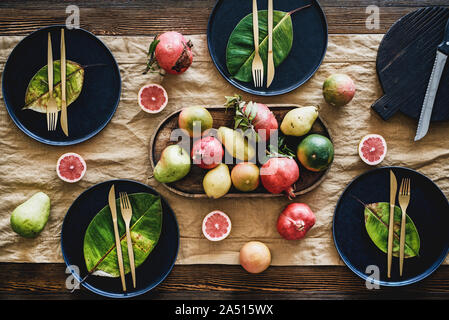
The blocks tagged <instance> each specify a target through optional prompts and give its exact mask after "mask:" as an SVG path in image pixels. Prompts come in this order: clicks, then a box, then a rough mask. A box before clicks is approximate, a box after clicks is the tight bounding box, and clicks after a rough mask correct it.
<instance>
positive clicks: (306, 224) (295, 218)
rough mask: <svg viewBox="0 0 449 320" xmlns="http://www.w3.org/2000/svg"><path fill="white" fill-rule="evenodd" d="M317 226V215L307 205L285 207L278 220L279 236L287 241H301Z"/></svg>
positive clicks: (298, 204) (296, 204) (295, 204)
mask: <svg viewBox="0 0 449 320" xmlns="http://www.w3.org/2000/svg"><path fill="white" fill-rule="evenodd" d="M314 224H315V214H314V213H313V211H312V210H311V209H310V207H309V206H308V205H307V204H305V203H292V204H289V205H288V206H287V207H285V209H284V211H282V212H281V214H280V215H279V218H278V223H277V229H278V232H279V234H280V235H281V236H282V237H283V238H284V239H287V240H299V239H302V238H304V237H305V236H306V233H307V231H309V230H310V229H311V228H312V227H313V225H314Z"/></svg>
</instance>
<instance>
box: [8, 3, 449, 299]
mask: <svg viewBox="0 0 449 320" xmlns="http://www.w3.org/2000/svg"><path fill="white" fill-rule="evenodd" d="M319 2H320V4H321V5H322V6H323V8H324V11H325V13H326V16H327V22H328V25H329V33H331V34H337V33H342V34H344V33H348V34H358V33H359V34H365V33H385V32H386V31H387V30H388V28H389V27H390V26H391V25H392V24H393V23H394V22H395V21H396V20H397V19H399V18H400V17H402V16H403V15H405V14H407V13H409V12H411V11H414V10H416V9H417V8H419V7H423V6H428V5H441V6H448V3H447V0H338V1H336V0H320V1H319ZM214 3H215V1H214V0H190V1H185V0H152V1H148V0H134V1H133V0H130V1H117V0H112V1H111V0H97V1H87V0H78V1H76V0H57V1H56V0H40V1H32V0H27V1H15V0H4V1H0V35H27V34H29V33H30V32H32V31H35V30H36V29H38V28H40V27H43V26H47V25H51V24H60V23H65V20H66V17H67V14H66V12H65V8H66V6H67V5H69V4H75V5H78V6H79V7H80V9H81V27H83V28H85V29H87V30H89V31H92V32H93V33H95V34H97V35H152V34H156V33H160V32H163V31H167V30H172V29H176V30H178V31H180V32H183V33H185V34H201V33H205V32H206V28H207V20H208V17H209V14H210V11H211V10H212V8H213V5H214ZM368 5H377V6H379V7H380V19H381V20H380V29H373V30H370V29H367V28H366V25H365V23H366V18H367V16H368V15H367V13H366V7H367V6H368ZM65 268H66V266H65V265H64V264H62V263H61V264H17V263H0V274H1V275H2V276H1V277H0V299H98V298H101V297H100V296H97V295H94V294H92V293H90V292H89V291H88V290H86V289H84V288H82V289H81V290H77V291H75V292H74V293H73V294H71V293H70V292H69V291H68V290H67V289H66V287H65V281H66V277H67V274H65ZM140 298H142V299H192V300H198V299H316V298H324V299H389V298H400V299H405V298H410V299H432V298H440V299H448V298H449V266H441V267H440V268H439V269H438V270H437V271H436V272H435V273H434V274H432V275H431V276H430V277H428V278H426V279H425V280H423V281H421V282H419V283H417V284H413V285H410V286H407V287H400V288H381V289H380V290H367V289H366V287H365V284H364V281H362V280H361V279H360V278H358V277H357V276H355V275H354V274H353V273H352V272H351V271H350V270H349V269H348V268H346V267H343V266H341V267H321V266H320V267H271V268H269V269H268V270H267V271H266V272H264V273H263V274H260V275H250V274H248V273H246V272H245V271H243V270H242V268H241V267H239V266H222V265H191V266H182V265H176V266H175V267H174V269H173V271H172V273H171V274H170V275H169V276H168V278H167V279H166V280H165V281H164V282H162V283H161V285H160V286H158V287H157V288H156V289H155V290H153V291H152V292H150V293H147V294H145V295H143V296H141V297H140Z"/></svg>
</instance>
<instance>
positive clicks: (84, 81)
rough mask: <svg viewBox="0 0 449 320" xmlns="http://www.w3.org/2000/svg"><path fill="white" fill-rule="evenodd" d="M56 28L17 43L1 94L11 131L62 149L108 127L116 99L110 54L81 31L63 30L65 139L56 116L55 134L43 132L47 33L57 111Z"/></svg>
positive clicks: (117, 77) (116, 74)
mask: <svg viewBox="0 0 449 320" xmlns="http://www.w3.org/2000/svg"><path fill="white" fill-rule="evenodd" d="M61 28H64V26H50V27H45V28H42V29H39V30H37V31H35V32H33V33H31V34H30V35H28V36H27V37H25V38H24V39H23V40H22V41H20V42H19V43H18V44H17V46H16V47H15V48H14V49H13V51H12V52H11V54H10V56H9V58H8V60H7V62H6V65H5V69H4V71H3V78H2V90H3V98H4V101H5V105H6V109H7V110H8V113H9V115H10V116H11V119H12V120H13V121H14V123H15V124H16V125H17V127H19V128H20V129H21V130H22V131H23V132H24V133H25V134H27V135H28V136H30V137H31V138H33V139H35V140H37V141H39V142H42V143H45V144H50V145H58V146H66V145H73V144H77V143H80V142H83V141H85V140H87V139H90V138H92V137H93V136H95V135H96V134H97V133H99V132H100V131H101V130H102V129H103V128H104V127H105V126H106V125H107V124H108V123H109V121H110V120H111V119H112V116H113V115H114V113H115V110H116V108H117V106H118V103H119V100H120V92H121V79H120V71H119V68H118V65H117V63H116V61H115V59H114V57H113V55H112V53H111V52H110V51H109V49H108V48H107V47H106V45H104V44H103V42H101V40H100V39H98V38H97V37H96V36H94V35H93V34H92V33H90V32H88V31H86V30H83V29H72V30H69V29H65V31H64V33H65V45H66V58H67V76H66V77H67V78H66V79H67V82H66V83H67V84H66V92H67V118H68V128H69V136H68V137H66V136H65V134H64V133H63V131H62V129H61V125H60V124H61V121H60V114H59V115H58V125H57V128H56V130H55V131H48V130H47V122H46V103H47V101H48V98H49V95H48V76H47V34H48V33H50V34H51V40H52V52H53V65H54V72H53V75H54V96H55V97H56V103H57V105H58V109H59V110H60V108H61V74H60V57H61V54H60V39H61Z"/></svg>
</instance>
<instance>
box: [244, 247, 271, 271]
mask: <svg viewBox="0 0 449 320" xmlns="http://www.w3.org/2000/svg"><path fill="white" fill-rule="evenodd" d="M239 259H240V264H241V265H242V267H243V268H244V269H245V270H246V271H248V272H249V273H261V272H262V271H265V270H266V269H267V268H268V266H269V265H270V263H271V252H270V249H268V247H267V246H266V245H265V244H263V243H262V242H260V241H250V242H247V243H246V244H245V245H244V246H243V247H242V249H240V256H239Z"/></svg>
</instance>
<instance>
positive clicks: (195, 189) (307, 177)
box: [149, 104, 332, 198]
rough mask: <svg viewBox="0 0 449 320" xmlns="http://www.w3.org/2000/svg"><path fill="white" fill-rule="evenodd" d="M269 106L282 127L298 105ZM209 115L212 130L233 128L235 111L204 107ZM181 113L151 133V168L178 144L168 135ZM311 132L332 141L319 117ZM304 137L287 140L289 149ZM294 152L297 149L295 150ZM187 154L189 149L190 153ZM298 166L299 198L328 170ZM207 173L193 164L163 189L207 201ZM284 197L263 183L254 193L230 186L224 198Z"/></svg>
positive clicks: (220, 107) (165, 121)
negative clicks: (266, 188) (163, 154)
mask: <svg viewBox="0 0 449 320" xmlns="http://www.w3.org/2000/svg"><path fill="white" fill-rule="evenodd" d="M268 107H269V108H270V109H271V111H273V113H274V115H275V117H276V119H277V120H278V122H279V125H280V124H281V120H282V119H283V118H284V115H285V114H286V113H287V112H288V111H290V110H292V109H294V108H297V107H300V106H299V105H294V104H275V105H268ZM206 108H207V109H208V110H209V112H210V113H211V115H212V118H213V119H214V125H213V126H214V128H219V127H220V126H227V127H230V128H233V127H234V111H233V110H231V109H229V110H228V111H227V112H225V111H226V109H225V107H223V106H208V107H206ZM179 113H180V110H178V111H176V112H174V113H172V114H171V115H169V116H168V117H167V118H166V119H164V120H163V121H162V122H161V123H160V124H159V126H158V127H157V128H156V130H155V133H154V134H153V136H152V138H151V141H150V150H149V151H150V163H151V167H152V168H153V169H154V167H155V166H156V163H157V162H158V161H159V159H160V156H161V153H162V151H163V150H164V149H165V148H166V147H167V146H168V145H171V144H175V143H177V142H176V141H170V134H171V132H172V130H174V129H176V128H178V115H179ZM310 133H319V134H321V135H324V136H326V137H328V138H329V139H330V140H331V141H332V138H331V137H330V135H329V132H328V130H327V128H326V125H325V124H324V122H323V120H322V119H320V118H318V119H317V120H316V121H315V123H314V125H313V127H312V129H311V131H310ZM303 138H304V137H299V138H297V137H288V139H289V140H288V143H289V144H291V145H292V146H296V145H297V144H298V143H299V142H300V141H301V140H302V139H303ZM294 150H295V151H296V148H294ZM189 153H190V150H189ZM298 165H299V167H300V177H299V180H298V181H297V182H296V184H295V186H294V187H295V195H301V194H304V193H306V192H309V191H311V190H313V189H315V188H316V187H317V186H318V185H319V184H320V183H321V182H322V181H323V180H324V178H325V176H326V174H327V172H328V171H329V169H330V167H329V168H328V169H327V170H326V171H323V172H312V171H309V170H307V169H305V168H304V167H302V166H301V164H300V163H299V162H298ZM232 168H233V165H229V170H232ZM206 172H207V170H204V169H201V168H199V167H198V166H196V165H192V168H191V170H190V172H189V174H188V175H187V176H185V177H184V178H183V179H181V180H179V181H176V182H173V183H169V184H164V186H165V187H166V188H167V189H169V190H170V191H172V192H174V193H176V194H179V195H182V196H185V197H192V198H207V195H206V194H205V193H204V190H203V178H204V175H205V174H206ZM279 196H285V194H272V193H269V192H268V191H266V190H265V189H264V187H263V186H262V184H260V186H259V187H258V188H257V189H256V190H254V191H253V192H246V193H245V192H241V191H239V190H237V189H235V188H234V187H233V186H232V187H231V190H229V193H227V194H226V195H225V196H224V197H226V198H232V197H279Z"/></svg>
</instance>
